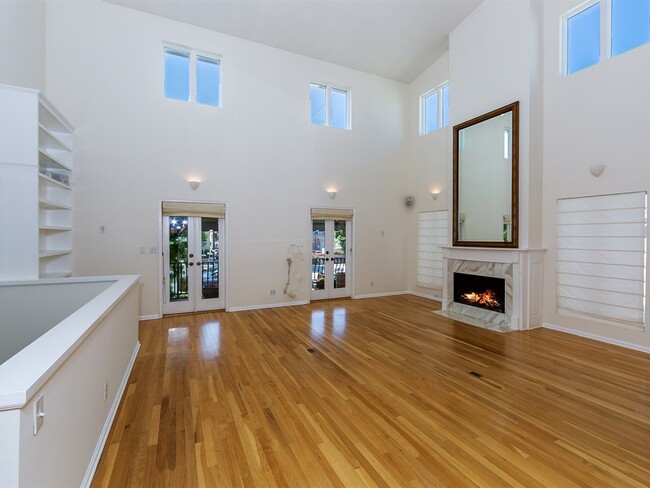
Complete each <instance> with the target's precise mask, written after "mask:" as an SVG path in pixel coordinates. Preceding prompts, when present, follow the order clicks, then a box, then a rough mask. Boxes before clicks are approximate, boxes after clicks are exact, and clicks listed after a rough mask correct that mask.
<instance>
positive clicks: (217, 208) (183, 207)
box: [162, 202, 226, 219]
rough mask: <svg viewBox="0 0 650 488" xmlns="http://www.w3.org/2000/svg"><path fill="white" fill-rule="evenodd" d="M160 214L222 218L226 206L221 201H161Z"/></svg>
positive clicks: (224, 214)
mask: <svg viewBox="0 0 650 488" xmlns="http://www.w3.org/2000/svg"><path fill="white" fill-rule="evenodd" d="M162 214H163V216H164V217H168V216H171V215H182V216H184V217H212V218H215V219H223V218H225V217H226V206H225V205H224V204H223V203H197V202H162Z"/></svg>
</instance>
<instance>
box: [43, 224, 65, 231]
mask: <svg viewBox="0 0 650 488" xmlns="http://www.w3.org/2000/svg"><path fill="white" fill-rule="evenodd" d="M38 229H39V230H42V231H44V232H66V231H69V230H72V227H65V226H60V225H41V226H40V227H39V228H38Z"/></svg>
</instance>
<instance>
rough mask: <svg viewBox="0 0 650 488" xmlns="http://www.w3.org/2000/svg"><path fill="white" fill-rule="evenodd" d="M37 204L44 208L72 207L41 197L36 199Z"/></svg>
mask: <svg viewBox="0 0 650 488" xmlns="http://www.w3.org/2000/svg"><path fill="white" fill-rule="evenodd" d="M38 206H39V207H40V208H42V209H44V210H71V209H72V207H71V206H70V205H66V204H65V203H59V202H52V201H50V200H43V199H41V200H39V201H38Z"/></svg>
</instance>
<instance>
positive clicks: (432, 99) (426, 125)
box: [420, 83, 449, 136]
mask: <svg viewBox="0 0 650 488" xmlns="http://www.w3.org/2000/svg"><path fill="white" fill-rule="evenodd" d="M447 125H449V84H448V83H443V84H442V85H440V86H439V87H437V88H434V89H433V90H430V91H428V92H426V93H425V94H424V95H422V96H420V135H422V136H423V135H425V134H429V133H430V132H433V131H436V130H438V129H439V128H441V127H446V126H447Z"/></svg>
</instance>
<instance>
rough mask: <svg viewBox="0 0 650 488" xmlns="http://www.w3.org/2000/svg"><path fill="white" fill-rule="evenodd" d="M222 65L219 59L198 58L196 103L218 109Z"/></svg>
mask: <svg viewBox="0 0 650 488" xmlns="http://www.w3.org/2000/svg"><path fill="white" fill-rule="evenodd" d="M220 86H221V64H220V63H219V60H217V59H211V58H206V57H204V56H197V57H196V102H197V103H202V104H204V105H213V106H215V107H218V106H219V105H220V103H219V87H220Z"/></svg>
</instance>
